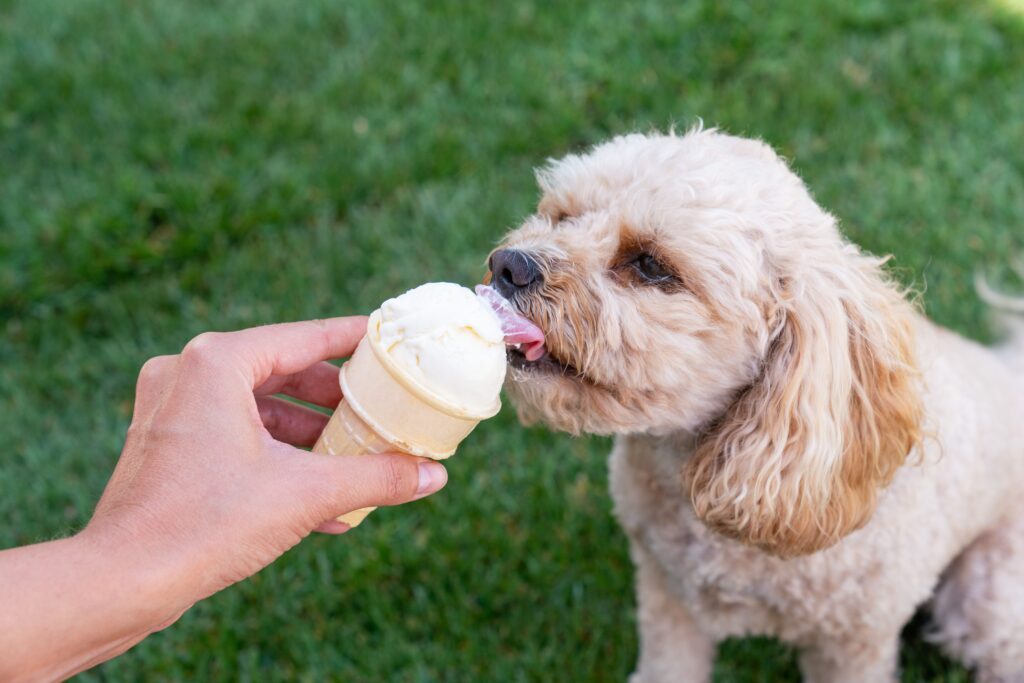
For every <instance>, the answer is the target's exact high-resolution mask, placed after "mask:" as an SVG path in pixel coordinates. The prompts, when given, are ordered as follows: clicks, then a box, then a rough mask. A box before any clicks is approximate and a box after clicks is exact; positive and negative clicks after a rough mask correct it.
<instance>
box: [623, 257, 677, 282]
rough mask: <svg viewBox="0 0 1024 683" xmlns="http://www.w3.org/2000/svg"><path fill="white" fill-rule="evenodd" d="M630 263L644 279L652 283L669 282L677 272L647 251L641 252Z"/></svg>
mask: <svg viewBox="0 0 1024 683" xmlns="http://www.w3.org/2000/svg"><path fill="white" fill-rule="evenodd" d="M630 265H631V266H632V267H633V269H634V270H636V272H637V273H639V274H640V276H641V277H642V278H643V279H644V280H646V281H648V282H651V283H660V282H667V281H669V280H672V279H675V273H673V272H672V271H671V270H670V269H669V268H668V267H667V266H665V264H663V263H662V262H661V261H659V260H658V259H656V258H654V257H653V256H651V255H650V254H648V253H646V252H644V253H641V254H639V255H638V256H637V257H636V258H635V259H633V261H632V262H631V263H630Z"/></svg>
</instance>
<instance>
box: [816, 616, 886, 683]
mask: <svg viewBox="0 0 1024 683" xmlns="http://www.w3.org/2000/svg"><path fill="white" fill-rule="evenodd" d="M899 648H900V636H899V629H896V630H895V632H894V633H892V634H891V635H887V636H879V637H871V638H868V639H859V638H850V639H843V640H829V641H821V642H818V643H815V644H814V645H812V646H810V647H807V648H804V649H802V650H801V651H800V671H801V673H802V674H803V678H804V683H892V682H893V681H896V680H898V679H897V675H896V674H897V664H898V661H899V660H898V657H899Z"/></svg>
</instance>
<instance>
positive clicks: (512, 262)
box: [491, 249, 541, 298]
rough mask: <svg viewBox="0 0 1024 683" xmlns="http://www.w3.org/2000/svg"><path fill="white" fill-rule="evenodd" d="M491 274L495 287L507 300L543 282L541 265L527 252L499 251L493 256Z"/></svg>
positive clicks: (514, 250)
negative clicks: (516, 293)
mask: <svg viewBox="0 0 1024 683" xmlns="http://www.w3.org/2000/svg"><path fill="white" fill-rule="evenodd" d="M491 273H492V274H493V277H494V286H495V287H497V289H498V291H499V292H501V295H502V296H504V297H506V298H507V297H510V296H512V295H513V294H514V293H515V292H518V291H521V290H524V289H527V288H529V287H531V286H533V285H535V284H537V283H539V282H540V280H541V272H540V264H538V263H537V261H536V260H534V258H533V257H532V256H530V255H529V254H527V253H526V252H523V251H518V250H516V249H499V250H498V251H496V252H494V253H493V254H491Z"/></svg>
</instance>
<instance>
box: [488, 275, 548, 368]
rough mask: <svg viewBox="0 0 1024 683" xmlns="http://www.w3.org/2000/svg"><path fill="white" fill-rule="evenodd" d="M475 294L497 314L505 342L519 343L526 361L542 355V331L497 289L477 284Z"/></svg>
mask: <svg viewBox="0 0 1024 683" xmlns="http://www.w3.org/2000/svg"><path fill="white" fill-rule="evenodd" d="M476 295H477V296H478V297H480V298H481V299H483V300H484V301H485V302H486V303H487V305H488V306H490V307H491V310H492V311H494V313H495V315H497V316H498V320H500V321H501V331H502V332H503V333H504V334H505V343H506V344H519V345H520V350H521V351H522V352H523V355H524V356H526V360H528V361H535V360H537V359H538V358H540V357H541V356H543V355H544V333H543V332H541V329H540V328H539V327H537V326H536V325H534V324H533V323H532V322H530V320H529V319H528V318H525V317H523V316H522V315H520V314H519V312H518V311H516V309H515V307H514V306H512V304H511V303H510V302H509V300H508V299H506V298H505V297H503V296H502V295H501V294H499V293H498V290H496V289H494V287H488V286H487V285H477V286H476Z"/></svg>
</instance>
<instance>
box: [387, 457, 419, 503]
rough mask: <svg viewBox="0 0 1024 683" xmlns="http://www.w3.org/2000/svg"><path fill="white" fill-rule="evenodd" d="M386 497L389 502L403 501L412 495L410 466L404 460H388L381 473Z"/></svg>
mask: <svg viewBox="0 0 1024 683" xmlns="http://www.w3.org/2000/svg"><path fill="white" fill-rule="evenodd" d="M381 475H382V477H383V482H382V483H383V488H384V491H383V493H384V495H386V496H387V498H388V500H401V499H404V498H406V497H408V496H409V495H410V494H411V491H412V487H411V486H410V484H409V481H410V476H409V464H408V463H407V462H405V460H404V459H402V458H388V459H387V460H386V461H385V462H384V468H383V471H382V472H381Z"/></svg>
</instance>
